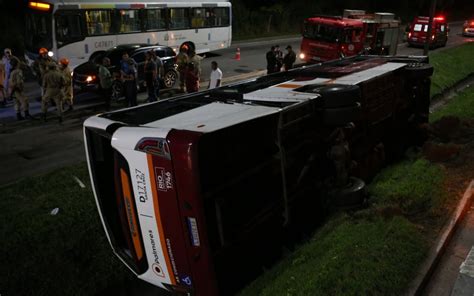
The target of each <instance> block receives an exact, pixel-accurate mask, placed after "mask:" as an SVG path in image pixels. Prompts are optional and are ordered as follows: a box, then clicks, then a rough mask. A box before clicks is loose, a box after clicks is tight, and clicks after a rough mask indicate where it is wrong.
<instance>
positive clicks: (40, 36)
mask: <svg viewBox="0 0 474 296" xmlns="http://www.w3.org/2000/svg"><path fill="white" fill-rule="evenodd" d="M51 24H52V16H51V14H49V13H29V14H27V16H26V32H27V34H25V45H26V49H27V50H28V51H29V52H33V53H37V52H38V49H40V48H41V47H45V48H47V49H51V48H52V47H53V41H52V26H51Z"/></svg>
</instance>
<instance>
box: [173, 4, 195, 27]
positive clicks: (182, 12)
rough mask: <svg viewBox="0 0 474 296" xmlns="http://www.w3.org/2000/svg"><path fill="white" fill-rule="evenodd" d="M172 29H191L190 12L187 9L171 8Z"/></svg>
mask: <svg viewBox="0 0 474 296" xmlns="http://www.w3.org/2000/svg"><path fill="white" fill-rule="evenodd" d="M169 14H170V29H187V28H189V25H190V24H189V11H188V9H187V8H170V9H169Z"/></svg>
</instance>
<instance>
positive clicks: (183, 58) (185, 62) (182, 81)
mask: <svg viewBox="0 0 474 296" xmlns="http://www.w3.org/2000/svg"><path fill="white" fill-rule="evenodd" d="M202 59H203V57H201V56H199V55H197V54H196V51H195V50H194V49H192V48H190V47H189V46H188V45H186V44H183V45H182V46H181V47H180V49H179V53H178V55H177V57H176V63H177V65H178V72H179V88H180V90H181V91H182V92H188V93H193V92H198V91H199V87H200V82H201V61H202ZM221 83H222V71H221V69H219V65H218V64H217V62H216V61H212V62H211V75H210V80H209V86H208V89H213V88H216V87H219V86H221Z"/></svg>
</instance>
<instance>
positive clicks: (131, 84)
mask: <svg viewBox="0 0 474 296" xmlns="http://www.w3.org/2000/svg"><path fill="white" fill-rule="evenodd" d="M123 86H124V91H125V99H126V100H127V103H128V106H129V107H133V106H136V105H137V82H136V81H135V80H126V81H125V82H124V84H123Z"/></svg>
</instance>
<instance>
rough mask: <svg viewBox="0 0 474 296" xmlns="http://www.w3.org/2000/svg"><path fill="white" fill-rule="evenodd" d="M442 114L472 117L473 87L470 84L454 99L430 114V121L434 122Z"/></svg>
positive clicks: (473, 114)
mask: <svg viewBox="0 0 474 296" xmlns="http://www.w3.org/2000/svg"><path fill="white" fill-rule="evenodd" d="M443 116H457V117H459V118H461V119H467V118H474V87H473V86H470V87H468V88H466V89H465V90H464V91H463V92H461V93H460V94H459V95H458V96H456V98H455V99H453V100H451V101H450V102H449V104H447V105H446V106H444V107H443V108H441V109H438V110H436V111H435V112H433V114H431V115H430V121H431V122H435V121H437V120H439V119H440V118H441V117H443Z"/></svg>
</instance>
